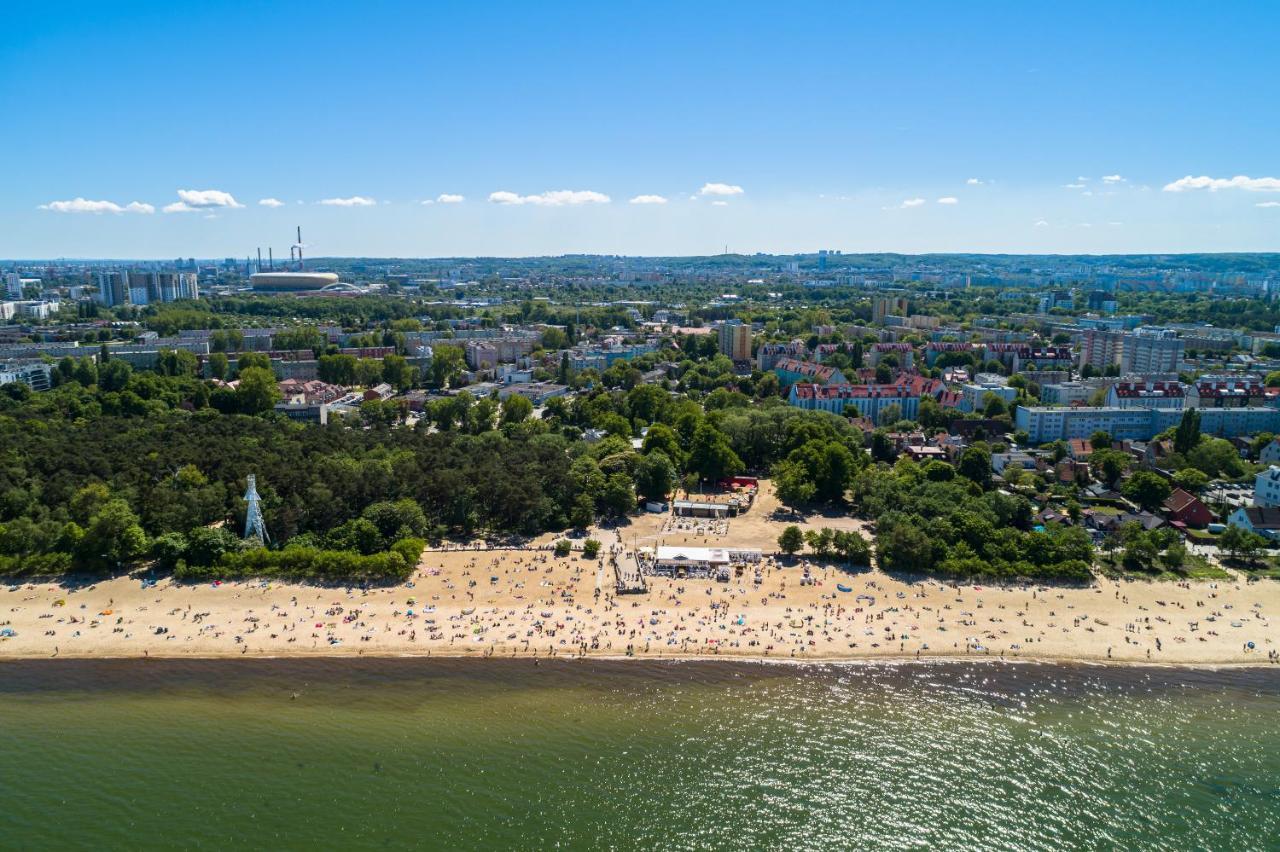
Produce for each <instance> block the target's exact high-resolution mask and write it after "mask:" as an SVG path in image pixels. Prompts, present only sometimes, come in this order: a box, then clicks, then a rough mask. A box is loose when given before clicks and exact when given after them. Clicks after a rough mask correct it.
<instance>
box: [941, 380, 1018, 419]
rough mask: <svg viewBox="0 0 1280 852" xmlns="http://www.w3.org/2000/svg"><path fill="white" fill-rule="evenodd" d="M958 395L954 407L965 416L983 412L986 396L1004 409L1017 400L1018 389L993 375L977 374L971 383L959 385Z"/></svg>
mask: <svg viewBox="0 0 1280 852" xmlns="http://www.w3.org/2000/svg"><path fill="white" fill-rule="evenodd" d="M959 393H960V404H959V405H957V406H956V407H957V408H959V409H960V410H961V411H963V412H965V413H966V414H970V413H973V412H975V411H982V410H984V409H985V408H986V406H987V394H992V395H993V396H995V397H996V398H997V399H999V400H1000V401H1001V402H1003V403H1004V404H1005V406H1006V407H1007V406H1009V405H1011V404H1012V403H1013V402H1014V401H1015V400H1016V399H1017V398H1018V389H1017V388H1011V387H1009V382H1008V381H1007V380H1006V379H1005V378H1004V377H1003V376H1000V375H996V374H995V373H979V374H978V375H976V376H974V379H973V381H972V382H968V383H967V384H962V385H960V387H959Z"/></svg>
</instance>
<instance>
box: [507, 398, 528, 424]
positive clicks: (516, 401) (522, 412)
mask: <svg viewBox="0 0 1280 852" xmlns="http://www.w3.org/2000/svg"><path fill="white" fill-rule="evenodd" d="M531 414H533V403H532V402H530V401H529V400H528V398H526V397H523V396H521V395H520V394H518V393H513V394H511V395H510V396H508V397H507V398H506V399H504V400H503V401H502V420H501V422H502V423H504V424H506V423H523V422H524V421H526V420H528V419H529V415H531Z"/></svg>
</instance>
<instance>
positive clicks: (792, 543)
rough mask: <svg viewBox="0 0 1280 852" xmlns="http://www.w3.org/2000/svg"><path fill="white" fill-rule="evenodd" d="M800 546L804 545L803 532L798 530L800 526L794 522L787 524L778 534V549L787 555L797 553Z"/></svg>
mask: <svg viewBox="0 0 1280 852" xmlns="http://www.w3.org/2000/svg"><path fill="white" fill-rule="evenodd" d="M802 547H804V533H802V532H800V528H799V527H797V526H795V525H794V524H792V525H791V526H788V527H787V528H786V529H784V530H783V531H782V533H781V534H780V535H779V536H778V549H779V550H781V551H782V552H783V553H785V554H787V555H788V556H794V555H795V554H797V553H799V552H800V548H802Z"/></svg>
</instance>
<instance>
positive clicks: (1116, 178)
mask: <svg viewBox="0 0 1280 852" xmlns="http://www.w3.org/2000/svg"><path fill="white" fill-rule="evenodd" d="M1102 182H1103V183H1124V182H1125V179H1124V178H1122V177H1121V176H1120V175H1103V176H1102Z"/></svg>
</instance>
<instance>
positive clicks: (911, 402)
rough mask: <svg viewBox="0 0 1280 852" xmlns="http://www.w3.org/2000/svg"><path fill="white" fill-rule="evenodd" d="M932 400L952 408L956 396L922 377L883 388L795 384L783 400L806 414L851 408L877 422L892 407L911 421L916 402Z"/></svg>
mask: <svg viewBox="0 0 1280 852" xmlns="http://www.w3.org/2000/svg"><path fill="white" fill-rule="evenodd" d="M926 396H930V397H933V398H934V399H936V400H937V401H938V403H939V404H940V405H942V406H943V407H944V408H954V407H956V405H957V404H958V402H959V396H958V394H955V393H954V392H951V391H948V390H947V387H946V385H944V384H943V383H942V382H941V381H940V380H938V379H928V378H925V377H923V376H905V375H904V376H900V377H899V378H898V380H897V381H896V382H892V383H890V384H885V385H875V384H873V385H849V384H838V383H833V384H826V385H819V384H812V383H807V382H797V383H795V384H793V385H792V386H791V392H790V394H789V395H788V397H787V401H788V402H789V403H790V404H791V405H794V406H795V407H797V408H803V409H805V410H806V411H829V412H831V413H832V414H839V415H842V416H843V415H844V414H845V411H846V410H848V409H854V410H856V411H857V412H858V415H859V416H861V417H868V418H870V419H871V420H873V421H876V422H879V419H880V414H881V413H882V412H883V411H884V410H885V409H886V408H888V407H889V406H893V405H896V406H898V409H899V411H900V416H901V417H902V419H905V420H915V419H916V418H917V417H918V416H919V414H920V400H921V399H923V398H924V397H926Z"/></svg>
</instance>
